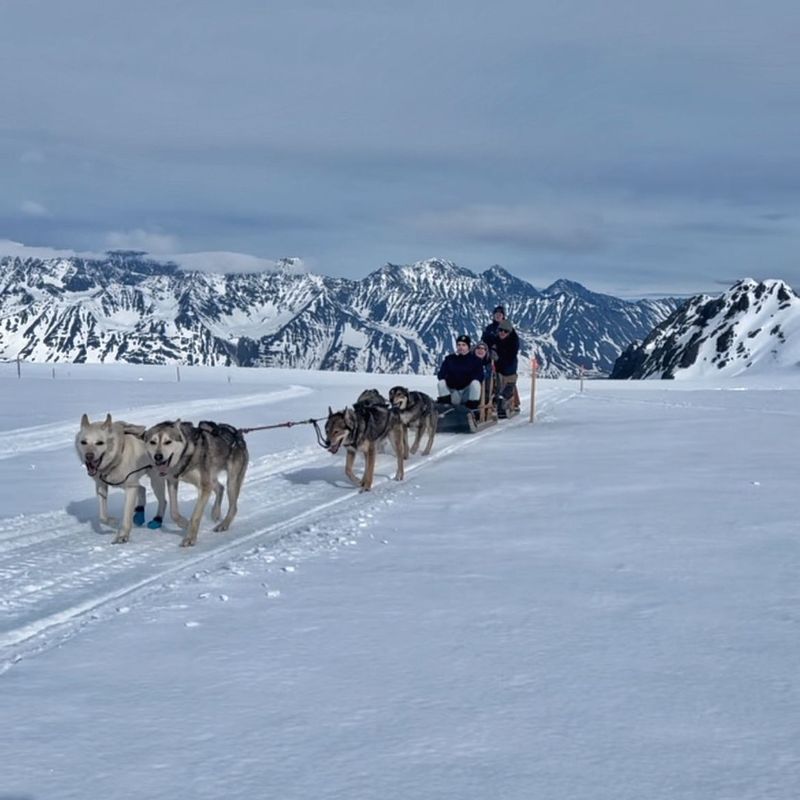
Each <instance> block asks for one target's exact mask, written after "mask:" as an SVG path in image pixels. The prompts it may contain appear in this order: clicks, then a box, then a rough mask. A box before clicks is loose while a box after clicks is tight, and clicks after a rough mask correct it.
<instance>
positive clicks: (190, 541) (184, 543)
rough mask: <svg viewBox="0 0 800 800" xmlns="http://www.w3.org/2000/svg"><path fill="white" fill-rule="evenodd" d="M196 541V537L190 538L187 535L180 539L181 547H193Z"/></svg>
mask: <svg viewBox="0 0 800 800" xmlns="http://www.w3.org/2000/svg"><path fill="white" fill-rule="evenodd" d="M196 541H197V536H191V535H189V534H187V535H186V536H184V537H183V539H181V547H194V543H195V542H196Z"/></svg>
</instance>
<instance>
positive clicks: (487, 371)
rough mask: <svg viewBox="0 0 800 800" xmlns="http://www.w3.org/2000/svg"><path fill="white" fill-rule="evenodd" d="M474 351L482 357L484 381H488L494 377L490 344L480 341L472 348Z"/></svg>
mask: <svg viewBox="0 0 800 800" xmlns="http://www.w3.org/2000/svg"><path fill="white" fill-rule="evenodd" d="M472 352H473V353H475V355H476V356H477V357H478V358H479V359H480V362H481V365H482V366H483V381H484V383H487V382H488V381H489V380H491V377H492V357H491V355H490V353H489V345H488V344H486V342H478V344H476V345H475V347H473V348H472Z"/></svg>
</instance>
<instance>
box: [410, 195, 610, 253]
mask: <svg viewBox="0 0 800 800" xmlns="http://www.w3.org/2000/svg"><path fill="white" fill-rule="evenodd" d="M416 224H417V225H418V226H419V227H420V228H422V229H423V230H425V231H427V232H429V233H434V234H438V235H446V236H458V237H460V238H462V239H466V240H470V241H477V242H484V243H490V244H495V243H500V244H511V245H515V246H517V247H520V248H524V249H529V250H554V251H561V252H571V253H579V252H588V251H596V250H600V249H602V248H603V247H604V246H605V244H606V237H605V234H604V232H603V220H602V219H601V217H600V216H599V215H598V214H595V213H590V212H586V213H582V212H578V211H575V212H559V211H555V210H550V209H547V210H543V209H542V208H539V207H533V206H496V205H495V206H486V205H484V206H471V207H467V208H461V209H454V210H451V211H444V212H431V213H428V214H424V215H422V216H421V217H418V218H417V220H416Z"/></svg>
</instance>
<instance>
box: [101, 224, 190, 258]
mask: <svg viewBox="0 0 800 800" xmlns="http://www.w3.org/2000/svg"><path fill="white" fill-rule="evenodd" d="M105 245H106V248H107V249H109V250H144V251H145V252H147V253H153V254H154V255H161V254H164V253H174V252H176V251H177V250H178V247H179V245H178V238H177V237H176V236H172V235H170V234H168V233H158V232H154V231H146V230H142V229H140V228H137V229H136V230H132V231H111V232H110V233H108V234H106V237H105Z"/></svg>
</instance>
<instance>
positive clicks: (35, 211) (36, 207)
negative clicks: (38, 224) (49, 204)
mask: <svg viewBox="0 0 800 800" xmlns="http://www.w3.org/2000/svg"><path fill="white" fill-rule="evenodd" d="M19 209H20V211H22V213H23V214H27V215H28V216H30V217H49V216H50V212H49V211H48V210H47V208H45V206H43V205H42V204H41V203H37V202H36V201H35V200H24V201H23V202H22V203H21V204H20V207H19Z"/></svg>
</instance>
